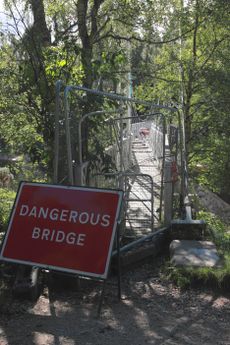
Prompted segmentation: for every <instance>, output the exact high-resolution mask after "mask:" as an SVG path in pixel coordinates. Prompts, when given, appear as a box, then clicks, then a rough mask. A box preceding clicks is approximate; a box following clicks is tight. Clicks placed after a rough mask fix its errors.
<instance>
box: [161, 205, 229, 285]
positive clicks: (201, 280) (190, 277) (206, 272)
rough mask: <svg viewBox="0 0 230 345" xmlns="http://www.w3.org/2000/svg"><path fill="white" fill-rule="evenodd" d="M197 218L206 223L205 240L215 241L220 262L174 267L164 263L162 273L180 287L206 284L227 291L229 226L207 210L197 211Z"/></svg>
mask: <svg viewBox="0 0 230 345" xmlns="http://www.w3.org/2000/svg"><path fill="white" fill-rule="evenodd" d="M198 219H203V220H204V221H205V222H206V224H207V227H206V233H205V240H210V241H212V242H214V243H215V245H216V247H217V251H218V254H219V256H220V258H221V263H220V265H219V266H218V267H215V268H214V267H213V268H209V267H201V268H197V267H174V266H171V264H170V263H168V264H167V265H166V268H165V269H164V274H165V276H166V278H167V279H169V280H171V281H173V282H174V283H175V284H176V285H177V286H178V287H180V288H182V289H183V288H188V287H194V286H206V287H212V288H214V289H219V290H223V291H229V286H230V227H229V225H228V224H225V223H223V222H222V221H221V220H220V219H219V218H218V217H217V216H215V215H213V214H212V213H209V212H204V211H202V212H199V214H198Z"/></svg>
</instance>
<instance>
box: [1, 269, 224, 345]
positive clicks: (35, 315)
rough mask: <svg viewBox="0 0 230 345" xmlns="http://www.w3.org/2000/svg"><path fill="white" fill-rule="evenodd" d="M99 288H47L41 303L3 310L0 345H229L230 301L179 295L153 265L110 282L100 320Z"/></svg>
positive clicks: (86, 283) (198, 294) (7, 305)
mask: <svg viewBox="0 0 230 345" xmlns="http://www.w3.org/2000/svg"><path fill="white" fill-rule="evenodd" d="M99 291H100V285H98V284H96V286H95V283H93V282H89V281H84V282H82V283H81V288H80V290H78V291H77V290H76V289H75V290H73V289H72V290H65V291H63V289H62V290H61V291H58V289H57V288H56V289H55V290H54V288H48V287H45V289H44V291H43V294H42V295H41V297H40V298H39V300H38V301H37V302H36V303H35V304H32V302H28V301H26V302H25V301H18V300H12V298H11V297H8V299H6V300H5V301H4V303H2V304H1V305H0V308H1V310H0V345H32V344H36V345H51V344H52V345H143V344H153V345H178V344H180V345H193V344H194V345H195V344H196V345H199V344H202V345H229V344H230V328H229V325H230V299H229V298H228V297H226V296H218V295H215V294H214V293H211V292H208V291H205V292H204V291H194V290H189V291H186V292H181V291H180V290H178V289H177V288H175V287H173V286H172V285H171V284H170V283H168V282H164V281H162V280H161V278H160V275H159V272H158V269H156V264H155V263H154V262H152V263H148V264H145V265H143V266H141V267H139V268H137V269H135V270H133V271H129V272H128V273H126V274H125V275H123V276H122V295H123V298H122V301H120V302H118V300H117V297H116V293H117V289H116V279H115V278H112V279H110V280H109V282H108V286H107V289H106V296H105V303H104V306H103V309H102V314H101V318H100V319H97V318H96V317H95V316H96V311H97V303H98V293H99Z"/></svg>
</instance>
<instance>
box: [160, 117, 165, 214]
mask: <svg viewBox="0 0 230 345" xmlns="http://www.w3.org/2000/svg"><path fill="white" fill-rule="evenodd" d="M162 125H163V157H162V165H161V169H162V171H161V193H160V213H159V220H160V221H161V219H162V203H163V189H164V170H165V137H166V135H165V133H166V121H165V118H164V117H163V116H162Z"/></svg>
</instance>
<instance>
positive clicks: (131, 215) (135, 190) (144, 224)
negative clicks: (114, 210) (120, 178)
mask: <svg viewBox="0 0 230 345" xmlns="http://www.w3.org/2000/svg"><path fill="white" fill-rule="evenodd" d="M129 171H130V177H129V178H128V181H127V183H126V192H127V194H126V200H127V201H126V208H127V212H126V232H125V236H126V237H140V236H144V235H147V234H149V233H150V232H151V231H152V227H153V226H155V227H156V226H157V225H158V223H159V211H158V210H159V207H160V189H161V167H159V164H158V163H157V161H156V160H155V159H154V158H153V152H152V150H151V148H150V146H149V144H148V141H146V142H144V141H142V140H140V139H135V140H134V141H133V144H132V169H130V170H129ZM132 174H133V175H132Z"/></svg>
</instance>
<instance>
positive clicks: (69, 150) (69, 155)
mask: <svg viewBox="0 0 230 345" xmlns="http://www.w3.org/2000/svg"><path fill="white" fill-rule="evenodd" d="M69 88H70V87H68V86H67V87H66V88H65V91H64V110H65V130H66V146H67V164H68V180H69V183H70V184H71V185H73V184H74V180H73V158H72V148H71V135H70V125H69V116H70V111H69V102H68V92H69Z"/></svg>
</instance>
